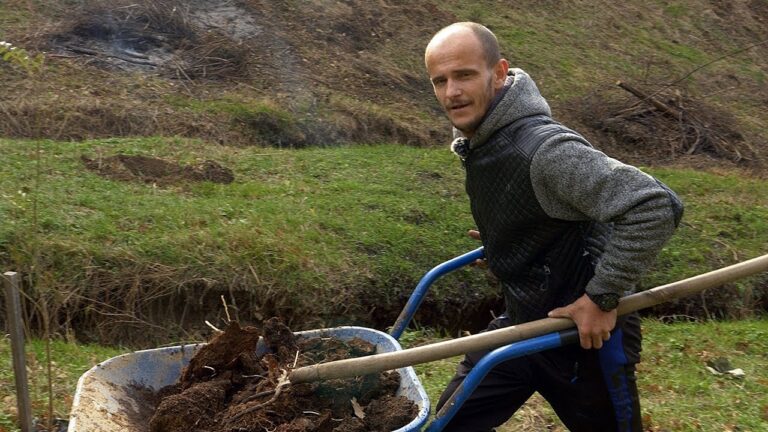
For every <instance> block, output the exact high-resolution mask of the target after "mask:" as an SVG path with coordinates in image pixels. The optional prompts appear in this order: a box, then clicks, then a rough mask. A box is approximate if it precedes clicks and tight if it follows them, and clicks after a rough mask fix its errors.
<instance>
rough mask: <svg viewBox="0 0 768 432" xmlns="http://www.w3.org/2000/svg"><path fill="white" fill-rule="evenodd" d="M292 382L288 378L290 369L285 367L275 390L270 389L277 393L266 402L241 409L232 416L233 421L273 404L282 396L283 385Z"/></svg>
mask: <svg viewBox="0 0 768 432" xmlns="http://www.w3.org/2000/svg"><path fill="white" fill-rule="evenodd" d="M290 384H291V382H290V381H289V380H288V371H286V370H285V369H283V371H282V373H281V374H280V379H279V380H278V381H277V386H275V389H274V390H270V391H274V392H275V394H274V395H273V396H272V397H271V398H269V400H268V401H266V402H264V403H260V404H258V405H254V406H252V407H250V408H248V409H247V410H244V411H240V412H239V413H237V414H235V415H234V416H232V421H235V420H237V419H239V418H240V417H242V416H244V415H246V414H250V413H252V412H254V411H256V410H258V409H260V408H262V407H265V406H267V405H269V404H271V403H272V402H274V401H275V400H277V397H278V396H280V392H281V391H282V389H283V387H285V386H287V385H290ZM262 393H263V392H262ZM249 399H250V398H249Z"/></svg>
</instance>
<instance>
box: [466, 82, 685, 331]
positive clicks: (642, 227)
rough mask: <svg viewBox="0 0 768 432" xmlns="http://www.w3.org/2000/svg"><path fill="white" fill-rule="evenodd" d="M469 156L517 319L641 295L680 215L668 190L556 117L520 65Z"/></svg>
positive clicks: (478, 208)
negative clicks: (582, 301)
mask: <svg viewBox="0 0 768 432" xmlns="http://www.w3.org/2000/svg"><path fill="white" fill-rule="evenodd" d="M455 143H456V142H454V145H455ZM465 144H467V143H466V141H465ZM464 156H465V157H464V158H463V159H464V163H465V167H466V169H467V193H468V194H469V196H470V202H471V205H472V212H473V216H474V217H475V221H476V223H477V225H478V228H479V229H480V231H481V235H482V236H483V244H484V246H485V249H486V255H487V257H488V260H489V266H490V269H491V271H493V272H494V273H495V274H496V275H497V276H498V277H499V278H500V279H501V280H502V283H503V284H504V285H505V297H507V309H508V312H509V311H510V308H512V309H517V310H518V312H517V313H515V315H517V318H518V319H517V320H516V321H518V322H520V321H521V320H529V319H536V318H541V317H542V316H543V314H546V312H547V311H548V310H549V308H551V307H556V306H562V305H564V304H567V303H568V302H571V301H573V300H575V298H576V297H577V296H578V295H580V294H581V293H583V292H584V291H586V292H588V293H590V294H604V293H616V294H618V295H621V296H623V295H626V294H628V293H630V292H632V291H634V290H635V288H636V285H637V280H638V278H639V277H640V275H641V274H642V273H643V271H645V270H646V269H647V267H648V266H649V265H650V264H651V263H652V262H653V260H654V258H655V257H656V255H657V254H658V252H659V251H660V249H661V247H662V246H663V244H664V243H665V242H666V241H667V240H668V239H669V237H670V236H671V235H672V233H673V232H674V229H675V227H676V226H677V224H678V222H679V220H680V217H681V215H682V204H681V203H680V201H679V200H678V198H677V197H676V195H675V194H674V193H673V192H672V191H671V190H669V189H668V188H667V187H666V186H664V185H663V184H661V183H660V182H659V181H657V180H656V179H655V178H653V177H651V176H649V175H647V174H645V173H643V172H642V171H640V170H639V169H637V168H635V167H633V166H630V165H626V164H623V163H621V162H619V161H617V160H615V159H612V158H610V157H608V156H606V155H605V154H604V153H602V152H600V151H598V150H596V149H594V148H593V147H592V146H591V145H590V144H589V143H588V142H587V141H586V139H584V138H583V137H582V136H581V135H579V134H578V133H576V132H574V131H572V130H570V129H568V128H566V127H564V126H562V125H560V124H559V123H557V122H555V121H554V120H552V119H551V112H550V109H549V105H548V104H547V102H546V101H545V100H544V98H543V97H542V96H541V94H540V93H539V91H538V89H537V87H536V85H535V83H534V82H533V80H532V79H531V78H530V77H529V76H528V74H526V73H525V72H524V71H522V70H520V69H512V70H510V76H509V77H508V78H507V82H506V84H505V86H504V89H503V90H502V91H501V92H500V94H499V95H498V96H497V98H496V99H495V100H494V103H493V104H492V106H491V108H490V109H489V111H488V113H487V114H486V116H485V118H484V119H483V121H482V123H481V124H480V126H479V127H478V129H477V131H476V132H475V134H474V136H473V137H472V139H471V140H469V142H468V151H467V153H466V154H465V155H464ZM590 243H591V245H590ZM590 246H592V247H591V248H590ZM581 256H583V257H586V258H584V259H583V260H582V259H581V258H579V257H581ZM552 260H554V262H555V263H554V264H550V261H552ZM584 260H586V261H588V262H589V264H588V265H587V264H586V263H585V262H579V261H584ZM553 265H554V266H556V267H559V268H558V271H559V274H551V273H552V271H551V270H552V269H550V267H551V266H553ZM553 278H554V279H555V280H554V281H553V280H552V279H553ZM576 279H579V281H577V280H576ZM555 285H559V286H555ZM577 285H581V286H577ZM510 297H511V298H510ZM521 308H522V310H521ZM526 309H528V310H527V311H526Z"/></svg>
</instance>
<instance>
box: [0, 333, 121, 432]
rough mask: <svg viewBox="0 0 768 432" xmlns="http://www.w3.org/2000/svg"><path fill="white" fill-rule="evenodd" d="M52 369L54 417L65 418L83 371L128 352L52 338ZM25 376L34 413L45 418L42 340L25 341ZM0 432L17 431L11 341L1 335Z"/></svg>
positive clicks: (46, 367)
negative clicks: (0, 402)
mask: <svg viewBox="0 0 768 432" xmlns="http://www.w3.org/2000/svg"><path fill="white" fill-rule="evenodd" d="M50 349H51V359H52V363H51V370H52V375H53V377H52V381H53V382H52V388H53V413H54V418H67V417H68V416H69V410H70V407H71V406H72V399H73V397H74V395H75V387H76V386H77V380H78V379H79V378H80V375H82V374H83V373H84V372H85V371H87V370H88V369H90V368H91V367H93V366H95V365H96V364H97V363H99V362H100V361H103V360H105V359H108V358H110V357H114V356H116V355H118V354H122V353H124V352H127V350H126V349H121V348H113V347H105V346H99V345H82V344H77V343H69V342H65V341H62V340H53V341H52V342H51V348H50ZM26 359H27V379H28V386H29V393H30V401H31V404H32V412H33V417H34V418H37V419H43V418H47V413H48V400H49V399H48V378H47V376H48V375H47V373H48V362H47V356H46V349H45V342H44V341H41V340H31V341H28V343H27V345H26ZM0 401H2V404H0V405H1V406H2V408H0V432H6V431H8V432H10V431H17V430H18V429H17V428H16V427H15V420H16V417H15V412H16V391H15V381H14V371H13V364H12V363H11V342H10V339H9V338H8V337H3V338H2V339H0Z"/></svg>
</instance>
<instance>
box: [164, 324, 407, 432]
mask: <svg viewBox="0 0 768 432" xmlns="http://www.w3.org/2000/svg"><path fill="white" fill-rule="evenodd" d="M259 336H262V337H263V338H264V342H265V346H266V348H267V352H266V353H264V354H259V353H257V349H256V344H257V342H258V340H259ZM375 349H376V347H375V346H374V345H372V344H370V343H369V342H366V341H364V340H362V339H352V340H349V341H342V340H339V339H336V338H311V339H308V338H296V337H295V336H294V334H293V332H291V330H290V329H289V328H288V327H287V326H285V325H284V324H282V323H281V322H280V321H279V320H277V319H275V318H272V319H270V320H268V321H267V322H265V323H264V328H263V330H262V331H259V330H258V329H257V328H255V327H244V328H241V327H240V326H239V325H238V324H237V323H236V322H232V323H231V324H230V325H229V327H228V328H227V329H226V330H225V331H224V332H222V333H220V334H218V335H217V336H216V337H215V338H214V339H213V340H212V341H211V342H210V343H209V344H207V345H206V346H204V347H203V348H202V349H200V351H199V352H198V353H197V354H196V355H195V357H194V358H192V360H191V361H190V363H189V365H188V366H187V367H186V368H185V369H184V371H183V372H182V375H181V378H180V380H179V382H178V383H176V384H175V385H173V386H170V387H166V388H164V389H161V390H160V391H159V393H158V394H157V395H156V397H157V399H158V400H159V404H158V406H157V409H156V411H155V414H154V415H153V416H152V418H151V420H150V423H149V426H150V431H152V432H181V431H185V432H187V431H200V432H202V431H208V432H224V431H227V432H229V431H243V432H245V431H264V430H269V431H274V432H288V431H306V432H309V431H321V432H365V431H371V432H373V431H377V432H378V431H392V430H395V429H398V428H401V427H403V426H405V425H406V424H408V423H409V422H410V421H411V420H413V419H414V418H415V417H416V415H417V413H418V408H417V406H416V405H415V404H414V403H413V402H412V401H410V400H408V399H407V398H405V397H403V396H396V395H395V392H396V391H397V389H398V387H399V383H400V376H399V374H398V373H397V372H382V373H380V374H372V375H367V376H362V377H355V378H350V379H337V380H328V381H323V382H318V383H305V384H296V385H291V384H288V383H287V382H286V381H285V377H286V376H287V374H288V371H289V370H290V369H293V368H296V367H301V366H308V365H312V364H317V363H323V362H328V361H334V360H341V359H344V358H351V357H361V356H365V355H371V354H374V353H375Z"/></svg>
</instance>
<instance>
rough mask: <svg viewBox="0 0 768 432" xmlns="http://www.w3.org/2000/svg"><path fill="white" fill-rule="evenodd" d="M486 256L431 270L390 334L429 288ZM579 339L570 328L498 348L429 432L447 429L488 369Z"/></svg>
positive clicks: (400, 328)
mask: <svg viewBox="0 0 768 432" xmlns="http://www.w3.org/2000/svg"><path fill="white" fill-rule="evenodd" d="M484 257H485V253H484V251H483V248H482V247H480V248H477V249H475V250H473V251H471V252H467V253H465V254H464V255H461V256H458V257H456V258H453V259H451V260H448V261H446V262H444V263H442V264H439V265H437V266H435V267H434V268H432V270H430V271H429V272H427V273H426V274H425V275H424V276H423V277H422V278H421V280H420V281H419V283H418V285H416V288H415V289H414V291H413V293H412V294H411V296H410V298H409V299H408V303H406V305H405V307H404V308H403V310H402V312H400V316H399V317H398V318H397V320H396V321H395V324H394V326H393V327H392V330H391V331H390V335H392V337H393V338H395V339H400V336H401V335H402V334H403V332H404V331H405V329H406V328H407V327H408V324H409V323H410V322H411V319H413V316H414V315H415V314H416V311H417V310H418V308H419V306H420V305H421V302H422V301H423V300H424V296H425V295H426V294H427V291H428V290H429V287H430V286H431V285H432V283H433V282H435V281H436V280H437V279H438V278H440V277H441V276H443V275H445V274H447V273H450V272H452V271H454V270H457V269H459V268H461V267H464V266H466V265H468V264H471V263H474V262H475V261H477V260H479V259H482V258H484ZM578 340H579V334H578V331H577V330H576V329H569V330H564V331H560V332H553V333H548V334H545V335H542V336H538V337H534V338H531V339H526V340H522V341H519V342H515V343H512V344H509V345H506V346H503V347H500V348H497V349H495V350H493V351H491V352H490V353H488V354H487V355H485V356H484V357H483V358H482V360H480V361H479V362H478V363H477V365H475V367H474V368H472V370H471V371H470V373H469V374H468V375H467V377H466V378H465V379H464V381H463V382H462V383H461V384H460V385H459V387H458V388H456V390H455V391H454V392H453V394H452V395H451V397H450V398H449V399H448V401H447V402H446V403H445V405H443V407H442V409H441V410H440V412H438V413H437V414H435V418H434V420H433V421H432V423H430V424H429V426H427V428H426V429H425V431H426V432H438V431H441V430H443V428H445V426H446V425H447V424H448V422H449V421H450V420H451V418H453V416H454V415H455V414H456V412H458V410H459V408H461V406H462V405H463V404H464V402H465V401H466V400H467V399H468V398H469V396H471V395H472V392H474V391H475V389H476V388H477V386H478V385H479V384H480V382H481V381H482V380H483V378H485V376H486V375H487V374H488V372H490V371H491V369H493V368H494V367H495V366H496V365H498V364H499V363H502V362H505V361H507V360H511V359H513V358H516V357H522V356H524V355H528V354H533V353H536V352H539V351H545V350H548V349H552V348H557V347H560V346H563V345H568V344H571V343H575V342H577V341H578Z"/></svg>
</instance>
